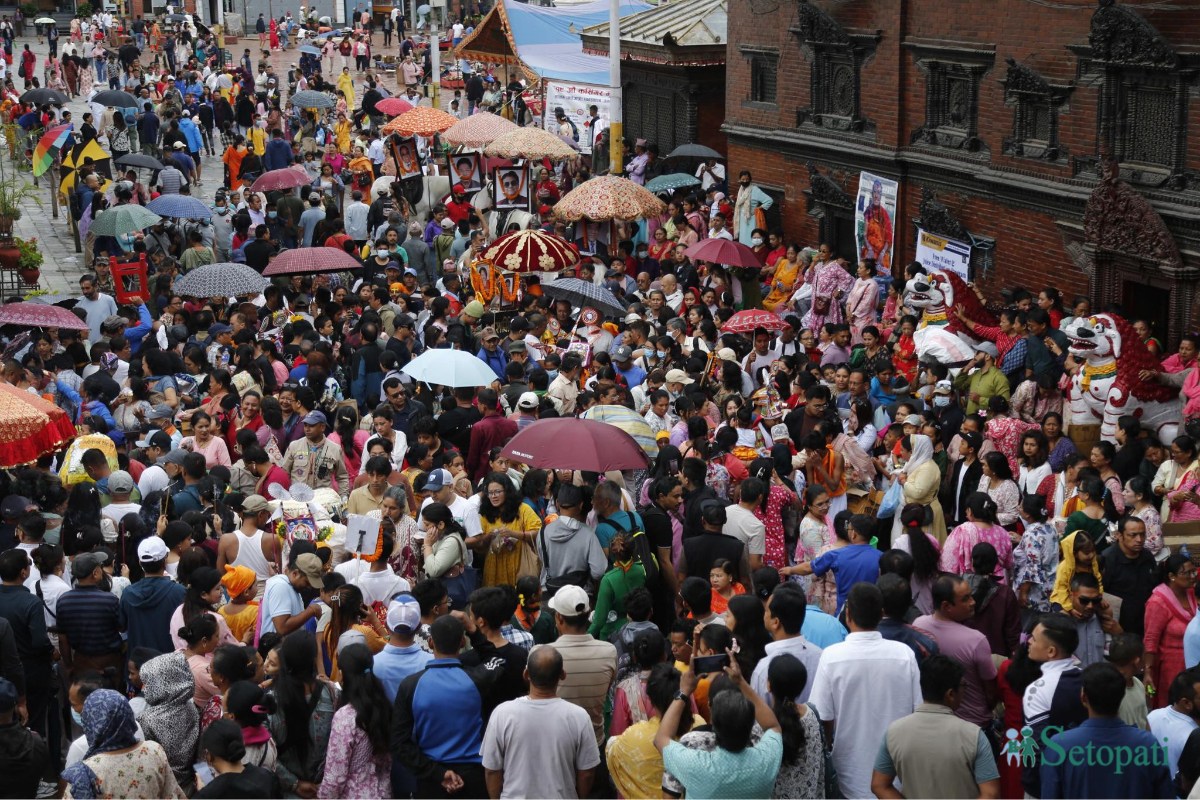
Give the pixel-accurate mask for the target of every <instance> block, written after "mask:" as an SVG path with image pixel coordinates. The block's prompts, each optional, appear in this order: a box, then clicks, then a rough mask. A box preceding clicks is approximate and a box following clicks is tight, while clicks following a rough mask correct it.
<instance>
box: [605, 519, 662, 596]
mask: <svg viewBox="0 0 1200 800" xmlns="http://www.w3.org/2000/svg"><path fill="white" fill-rule="evenodd" d="M625 513H626V514H629V518H630V520H634V521H636V520H637V517H635V516H634V512H632V511H626V512H625ZM600 521H601V522H607V523H608V524H609V525H612V526H613V527H614V528H616V529H617V532H618V533H623V534H625V535H626V536H627V537H628V538H629V544H630V546H632V547H633V552H634V554H635V555H636V557H637V560H638V561H639V562H640V563H641V565H642V569H644V570H646V583H648V584H652V583H654V582H655V581H657V580H658V572H659V570H658V556H656V555H655V554H654V549H653V548H652V547H651V546H650V537H648V536H646V531H644V530H643V528H645V523H643V524H642V525H641V526H640V527H635V528H634V530H632V531H631V530H629V529H628V528H626V527H625V526H624V525H622V524H621V523H619V522H617V521H616V520H615V519H613V518H612V517H603V518H602V519H601V520H600Z"/></svg>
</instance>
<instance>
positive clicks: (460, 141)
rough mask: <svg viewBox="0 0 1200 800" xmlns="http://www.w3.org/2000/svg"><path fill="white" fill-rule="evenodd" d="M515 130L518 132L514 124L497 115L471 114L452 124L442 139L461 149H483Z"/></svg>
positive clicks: (486, 113) (485, 113)
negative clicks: (459, 146) (461, 147)
mask: <svg viewBox="0 0 1200 800" xmlns="http://www.w3.org/2000/svg"><path fill="white" fill-rule="evenodd" d="M515 130H519V129H518V127H517V124H516V123H515V122H510V121H509V120H506V119H505V118H504V117H502V116H500V115H499V114H491V113H488V112H484V113H480V114H472V115H471V116H469V117H467V118H466V119H464V120H462V121H460V122H456V123H454V126H453V127H451V128H450V129H449V130H447V131H446V133H445V135H443V136H442V138H443V139H445V140H446V141H447V142H449V143H450V144H457V145H461V146H463V147H483V146H485V145H488V144H491V143H492V141H493V140H495V139H498V138H500V137H501V136H503V135H504V134H506V133H509V132H511V131H515Z"/></svg>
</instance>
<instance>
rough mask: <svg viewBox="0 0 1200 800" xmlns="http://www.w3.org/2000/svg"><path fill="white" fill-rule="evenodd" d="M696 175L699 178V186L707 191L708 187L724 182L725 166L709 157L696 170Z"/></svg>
mask: <svg viewBox="0 0 1200 800" xmlns="http://www.w3.org/2000/svg"><path fill="white" fill-rule="evenodd" d="M696 177H697V178H699V179H700V188H701V189H702V190H703V191H705V192H707V191H708V190H709V188H711V187H713V186H718V185H720V184H723V183H725V166H724V165H723V164H718V163H717V160H716V159H715V158H710V159H708V160H707V161H705V162H704V163H703V164H701V165H700V168H699V169H697V170H696Z"/></svg>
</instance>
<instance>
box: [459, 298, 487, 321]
mask: <svg viewBox="0 0 1200 800" xmlns="http://www.w3.org/2000/svg"><path fill="white" fill-rule="evenodd" d="M462 313H463V314H466V315H467V316H469V317H474V318H475V319H479V318H480V317H482V316H483V315H484V314H485V313H487V310H486V309H485V308H484V307H483V303H481V302H479V301H478V300H472V301H471V302H469V303H467V305H466V306H465V307H464V308H463V310H462Z"/></svg>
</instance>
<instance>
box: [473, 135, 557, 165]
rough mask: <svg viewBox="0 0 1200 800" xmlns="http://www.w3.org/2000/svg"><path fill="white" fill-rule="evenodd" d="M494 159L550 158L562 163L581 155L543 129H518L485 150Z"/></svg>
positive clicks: (501, 137)
mask: <svg viewBox="0 0 1200 800" xmlns="http://www.w3.org/2000/svg"><path fill="white" fill-rule="evenodd" d="M483 152H484V155H488V156H492V157H493V158H513V159H516V158H549V159H551V160H552V161H562V160H564V159H568V158H575V157H576V156H578V155H579V153H578V152H577V151H576V150H575V148H573V147H571V145H569V144H567V143H566V142H564V141H563V140H562V139H560V138H559V137H557V136H555V135H554V134H553V133H550V132H549V131H545V130H542V129H541V128H517V129H516V130H515V131H509V132H508V133H506V134H504V135H503V136H500V137H498V138H497V139H496V140H495V141H493V142H492V143H491V144H489V145H487V146H486V147H484V148H483Z"/></svg>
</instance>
